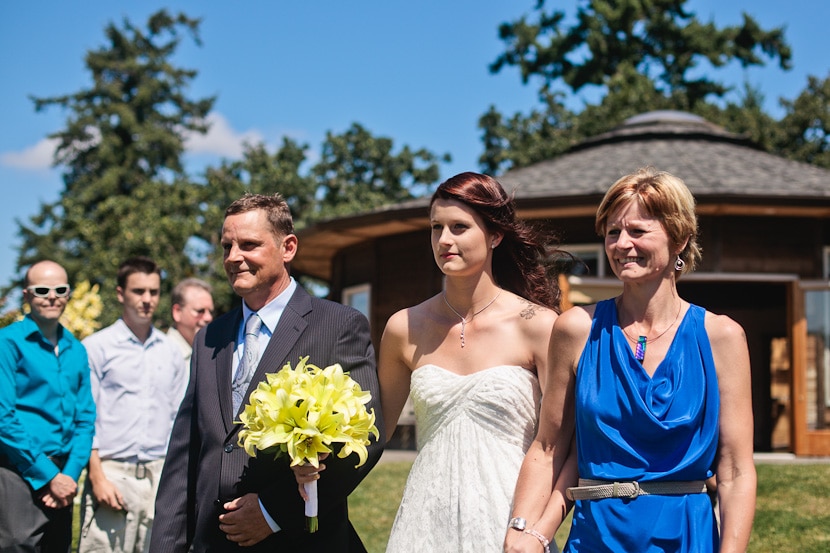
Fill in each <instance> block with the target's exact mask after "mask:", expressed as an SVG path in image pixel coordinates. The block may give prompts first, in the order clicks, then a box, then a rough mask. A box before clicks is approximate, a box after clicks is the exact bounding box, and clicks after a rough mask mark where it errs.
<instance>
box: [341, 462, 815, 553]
mask: <svg viewBox="0 0 830 553" xmlns="http://www.w3.org/2000/svg"><path fill="white" fill-rule="evenodd" d="M410 465H411V464H410V463H407V462H389V463H381V464H379V465H378V466H377V467H375V468H374V469H373V470H372V472H370V473H369V476H367V477H366V479H365V480H364V481H363V483H362V484H361V485H360V487H358V489H357V490H355V492H354V493H353V494H352V497H351V499H350V500H349V504H350V513H351V519H352V522H353V523H354V525H355V527H356V528H357V531H358V533H359V534H360V536H361V538H362V539H363V543H365V544H366V548H367V549H368V550H369V553H383V551H384V549H385V548H386V539H387V536H388V535H389V529H390V528H391V525H392V521H393V520H394V518H395V511H396V509H397V506H398V503H399V502H400V498H401V493H402V491H403V486H404V482H405V481H406V474H407V473H408V471H409V467H410ZM757 469H758V501H757V508H756V512H755V525H754V527H753V532H752V538H751V540H750V544H749V550H748V551H749V552H750V553H780V552H782V551H798V552H799V553H826V552H827V551H830V464H759V465H758V467H757ZM566 522H567V523H569V522H570V519H568V521H566ZM567 528H568V524H564V525H563V526H562V528H561V529H560V531H559V532H558V533H557V534H556V541H557V542H558V543H559V545H560V547H561V546H562V545H563V544H564V543H565V539H566V538H567Z"/></svg>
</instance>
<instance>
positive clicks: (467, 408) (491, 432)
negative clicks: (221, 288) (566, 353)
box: [386, 365, 541, 553]
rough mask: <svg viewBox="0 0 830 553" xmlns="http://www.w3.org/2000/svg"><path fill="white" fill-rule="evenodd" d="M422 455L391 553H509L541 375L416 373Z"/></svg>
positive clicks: (504, 370)
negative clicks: (519, 480)
mask: <svg viewBox="0 0 830 553" xmlns="http://www.w3.org/2000/svg"><path fill="white" fill-rule="evenodd" d="M411 393H412V402H413V405H414V408H415V418H416V421H417V424H418V427H417V428H418V449H419V453H418V456H417V457H416V459H415V462H414V463H413V465H412V470H411V471H410V473H409V478H408V479H407V482H406V488H405V490H404V494H403V499H402V500H401V505H400V508H399V509H398V514H397V516H396V517H395V523H394V525H393V526H392V533H391V536H390V537H389V544H388V546H387V549H386V551H387V553H403V552H408V553H409V552H411V553H415V552H417V553H439V552H444V551H446V552H448V553H450V552H452V553H458V552H468V551H469V552H471V553H472V552H475V553H499V552H500V551H502V544H503V542H504V535H505V532H506V530H507V522H508V520H509V519H510V510H511V505H512V500H513V491H514V489H515V486H516V479H517V477H518V475H519V469H520V467H521V464H522V460H523V459H524V453H525V451H527V448H528V447H529V446H530V443H531V441H533V438H534V436H535V434H536V421H537V420H538V416H539V401H540V398H541V392H540V390H539V382H538V380H537V378H536V375H534V374H533V373H531V372H530V371H529V370H527V369H523V368H521V367H516V366H496V367H491V368H489V369H486V370H483V371H480V372H477V373H474V374H471V375H467V376H461V375H457V374H455V373H451V372H449V371H447V370H445V369H442V368H441V367H439V366H437V365H424V366H423V367H420V368H418V369H416V370H415V371H414V372H413V373H412V384H411Z"/></svg>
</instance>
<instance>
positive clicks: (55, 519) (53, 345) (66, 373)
mask: <svg viewBox="0 0 830 553" xmlns="http://www.w3.org/2000/svg"><path fill="white" fill-rule="evenodd" d="M69 293H70V288H69V284H68V278H67V275H66V271H65V270H64V269H63V267H61V266H60V265H58V264H57V263H55V262H53V261H41V262H38V263H35V264H34V265H32V266H31V267H30V268H29V270H28V271H27V272H26V277H25V287H24V289H23V300H24V302H25V303H26V304H28V306H29V308H30V312H29V314H28V315H26V316H25V317H24V318H23V320H21V321H18V322H16V323H13V324H11V325H9V326H7V327H5V328H3V329H0V498H2V503H3V506H2V507H0V551H41V552H49V553H51V552H60V553H66V552H68V551H69V547H70V545H71V542H72V503H73V499H74V498H75V495H76V494H77V491H78V484H77V482H78V477H79V476H80V474H81V471H82V469H83V468H84V466H85V465H86V464H87V461H88V459H89V453H90V448H91V447H92V436H93V432H94V427H95V404H94V403H93V401H92V394H91V393H90V380H89V364H88V362H87V354H86V350H85V349H84V347H83V346H82V345H81V343H80V342H78V340H77V339H75V337H74V336H72V334H71V333H70V332H69V331H68V330H66V329H65V328H64V327H63V326H62V325H61V324H60V322H58V321H59V319H60V317H61V315H63V311H64V309H65V308H66V304H67V302H68V301H69Z"/></svg>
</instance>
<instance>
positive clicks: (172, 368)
mask: <svg viewBox="0 0 830 553" xmlns="http://www.w3.org/2000/svg"><path fill="white" fill-rule="evenodd" d="M117 282H118V286H117V288H116V293H117V294H118V301H119V302H120V303H121V305H122V310H121V318H120V319H118V320H117V321H116V322H115V323H114V324H112V325H111V326H108V327H107V328H104V329H102V330H100V331H98V332H96V333H95V334H93V335H92V336H89V337H88V338H86V339H85V340H84V342H83V344H84V346H86V349H87V351H88V353H89V365H90V368H91V385H92V396H93V398H94V400H95V404H96V406H97V411H98V418H97V420H96V424H95V439H94V441H93V445H92V454H91V455H90V458H89V471H88V476H87V481H86V485H85V486H84V494H83V500H82V507H81V512H82V515H81V538H80V544H79V551H80V553H85V552H92V551H95V552H116V553H121V552H124V553H135V552H137V551H144V552H147V551H149V549H148V548H149V540H150V531H151V530H152V525H153V520H154V517H155V511H154V501H155V496H156V491H157V489H158V481H159V477H160V476H161V469H162V466H163V464H164V456H165V453H166V452H167V442H168V440H169V438H170V429H171V428H172V425H173V419H174V418H175V416H176V411H177V410H178V408H179V403H181V399H182V397H183V395H184V391H185V389H186V387H187V381H188V371H187V367H186V366H185V362H184V359H183V358H182V354H181V351H180V350H179V348H178V346H176V344H175V343H174V342H173V341H172V340H171V339H170V338H168V337H167V336H166V335H165V334H164V333H163V332H161V331H160V330H158V329H157V328H155V327H154V326H153V314H154V313H155V311H156V308H157V307H158V302H159V294H160V289H161V271H160V269H159V267H158V266H157V265H156V264H155V263H154V262H153V261H152V260H151V259H148V258H146V257H133V258H130V259H128V260H126V261H125V262H123V263H122V264H121V266H120V267H119V268H118V276H117Z"/></svg>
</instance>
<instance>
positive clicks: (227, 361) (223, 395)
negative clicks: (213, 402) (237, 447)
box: [216, 308, 242, 434]
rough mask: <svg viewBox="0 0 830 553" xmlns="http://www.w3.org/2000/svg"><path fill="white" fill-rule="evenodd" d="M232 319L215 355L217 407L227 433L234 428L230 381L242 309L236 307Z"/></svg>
mask: <svg viewBox="0 0 830 553" xmlns="http://www.w3.org/2000/svg"><path fill="white" fill-rule="evenodd" d="M230 320H231V321H233V324H231V325H230V326H229V327H227V328H225V329H224V332H225V339H224V340H222V343H223V344H224V347H222V349H220V350H219V352H218V353H217V355H216V383H217V386H218V388H219V390H218V394H219V408H220V410H221V411H222V422H223V423H224V425H225V432H227V433H228V434H230V433H231V431H232V430H233V429H234V423H233V420H234V415H235V414H236V413H233V412H232V411H233V398H232V397H231V396H232V394H231V382H232V375H233V355H234V352H235V351H236V338H237V335H238V334H237V333H238V330H239V325H240V324H241V323H242V309H241V308H240V309H238V311H237V313H236V315H235V316H233V317H230Z"/></svg>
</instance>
